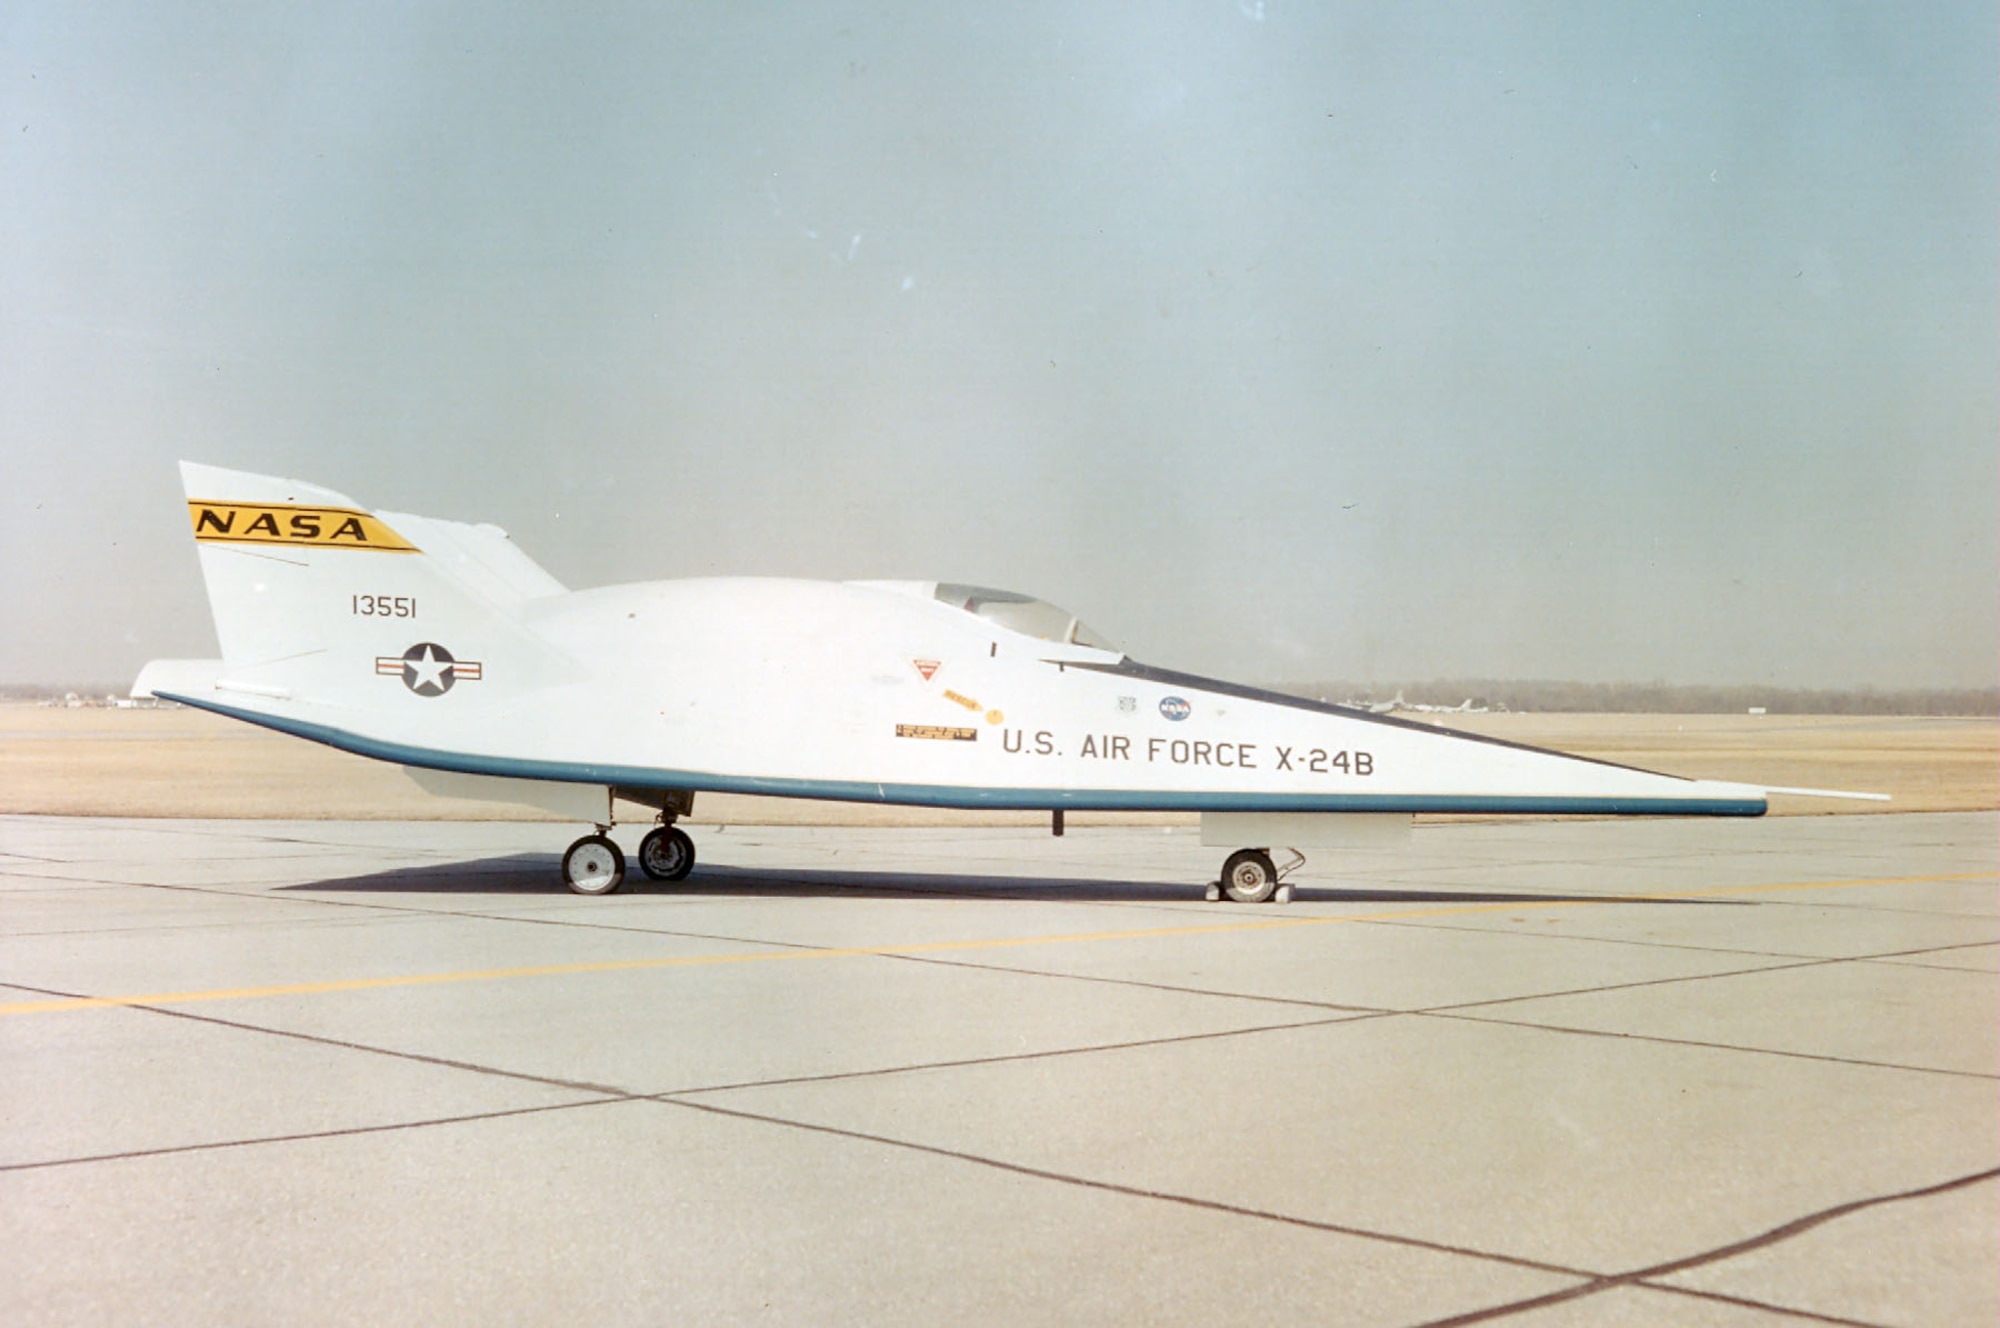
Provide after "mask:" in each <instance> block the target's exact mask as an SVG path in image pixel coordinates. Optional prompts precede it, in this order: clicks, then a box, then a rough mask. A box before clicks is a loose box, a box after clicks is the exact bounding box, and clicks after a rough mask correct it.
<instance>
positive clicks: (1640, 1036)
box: [702, 947, 2000, 1091]
mask: <svg viewBox="0 0 2000 1328" xmlns="http://www.w3.org/2000/svg"><path fill="white" fill-rule="evenodd" d="M1942 948H1946V949H1954V948H1958V947H1942ZM893 957H895V958H902V959H906V960H908V961H909V962H911V963H921V964H937V965H941V966H943V967H948V968H966V969H974V970H977V971H979V972H983V973H1016V974H1020V975H1021V976H1024V977H1037V978H1053V979H1057V980H1061V981H1072V982H1093V983H1103V984H1105V985H1107V986H1119V987H1138V988H1141V989H1143V990H1148V991H1164V992H1170V993H1174V994H1176V995H1183V996H1199V997H1207V998H1215V999H1222V1000H1244V1001H1263V1002H1267V1003H1269V1004H1272V1005H1291V1006H1299V1007H1302V1008H1305V1009H1318V1010H1333V1011H1338V1012H1340V1013H1341V1014H1343V1015H1344V1016H1345V1017H1344V1018H1340V1019H1327V1020H1315V1021H1312V1022H1311V1023H1306V1024H1299V1025H1296V1026H1297V1027H1300V1028H1307V1027H1315V1026H1318V1025H1321V1024H1347V1023H1357V1022H1359V1021H1361V1020H1363V1019H1370V1018H1389V1017H1408V1018H1436V1019H1450V1020H1455V1021H1457V1022H1460V1023H1472V1024H1491V1025H1497V1026H1500V1027H1505V1028H1524V1029H1531V1030H1534V1031H1536V1032H1543V1033H1563V1034H1573V1035H1576V1036H1579V1037H1597V1038H1607V1039H1613V1040H1618V1041H1627V1042H1647V1043H1655V1044H1659V1045H1662V1046H1675V1047H1698V1048H1702V1049H1704V1050H1708V1051H1733V1052H1741V1053H1743V1054H1745V1055H1752V1056H1777V1057H1781V1058H1785V1059H1790V1060H1804V1061H1822V1062H1826V1063H1829V1064H1834V1065H1856V1066H1862V1067H1864V1068H1868V1069H1877V1070H1898V1071H1909V1072H1911V1073H1915V1074H1941V1075H1947V1076H1951V1077H1955V1078H1966V1079H2000V1074H1989V1073H1986V1072H1984V1071H1980V1070H1953V1069H1948V1068H1944V1067H1940V1066H1930V1065H1903V1064H1899V1063H1896V1062H1892V1061H1872V1060H1863V1059H1860V1058H1857V1057H1851V1056H1829V1055H1825V1054H1822V1053H1817V1052H1806V1051H1781V1050H1778V1049H1776V1048H1773V1047H1749V1046H1743V1045H1740V1044H1738V1043H1732V1042H1703V1041H1699V1040H1696V1039H1691V1038H1674V1037H1666V1036H1664V1035H1661V1034H1655V1033H1631V1032H1616V1031H1611V1030H1607V1029H1599V1028H1578V1027H1573V1026H1571V1025H1567V1024H1549V1023H1541V1022H1539V1021H1535V1020H1529V1019H1501V1018H1494V1017H1487V1016H1483V1015H1474V1014H1460V1013H1457V1011H1460V1010H1476V1009H1478V1008H1480V1007H1481V1006H1485V1005H1504V1004H1507V1003H1508V1002H1510V1001H1535V1000H1547V999H1553V998H1555V997H1559V996H1593V995H1597V994H1599V993H1602V992H1609V991H1622V990H1625V989H1627V988H1630V987H1652V986H1661V985H1665V984H1668V983H1679V982H1703V981H1706V980H1708V979H1710V978H1724V977H1741V976H1745V975H1749V974H1757V973H1776V972H1784V971H1786V970H1788V969H1793V968H1817V967H1821V966H1823V965H1827V964H1841V963H1849V962H1860V961H1855V960H1848V959H1816V960H1811V961H1808V962H1805V963H1798V964H1776V965H1772V966H1770V967H1767V968H1745V969H1733V970H1730V971H1728V972H1724V973H1688V974H1683V975H1680V976H1677V977H1670V978H1655V979H1649V980H1646V981H1641V982H1617V983H1609V984H1607V985H1605V986H1601V987H1579V988H1574V989H1571V990H1568V991H1558V992H1545V993H1542V994H1541V995H1528V996H1510V997H1504V998H1498V999H1495V1000H1491V1001H1473V1002H1469V1003H1467V1004H1464V1005H1437V1006H1427V1007H1417V1008H1410V1009H1399V1008H1394V1007H1389V1006H1372V1005H1344V1004H1341V1003H1338V1002H1335V1001H1313V1000H1306V999H1304V998H1301V997H1296V996H1261V995H1257V994H1254V993H1249V992H1232V991H1217V990H1214V989H1212V988H1207V987H1183V986H1178V985H1175V984H1173V983H1167V982H1141V981H1138V980H1137V979H1133V978H1113V977H1104V976H1102V975H1098V974H1089V973H1062V972H1055V971H1051V970H1048V969H1038V968H1019V967H1016V966H1014V965H1011V964H978V963H972V962H969V961H967V960H962V959H937V958H933V957H930V956H925V955H901V956H893ZM1872 958H1873V957H1872V956H1864V959H1872ZM1948 971H1951V972H1961V971H1962V972H1979V971H1981V970H1977V969H1966V970H1959V969H1952V970H1948ZM1279 1027H1284V1026H1279ZM1242 1031H1244V1032H1252V1031H1265V1032H1268V1031H1272V1030H1270V1029H1264V1030H1251V1029H1245V1030H1242ZM1137 1045H1144V1044H1137ZM1110 1049H1111V1048H1106V1050H1110ZM702 1091H707V1090H702Z"/></svg>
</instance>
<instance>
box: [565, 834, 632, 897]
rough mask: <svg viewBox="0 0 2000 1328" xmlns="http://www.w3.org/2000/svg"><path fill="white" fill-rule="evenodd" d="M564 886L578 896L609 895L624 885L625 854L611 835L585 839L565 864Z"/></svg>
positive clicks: (575, 845) (577, 843) (590, 836)
mask: <svg viewBox="0 0 2000 1328" xmlns="http://www.w3.org/2000/svg"><path fill="white" fill-rule="evenodd" d="M562 874H563V884H564V885H566V886H568V887H569V888H570V890H571V892H572V893H575V894H579V895H608V894H611V893H613V892H615V891H616V890H617V889H618V887H619V886H621V885H623V884H625V854H624V852H623V850H621V849H620V848H619V847H618V845H617V844H615V843H613V842H612V841H611V838H610V837H609V836H608V835H585V836H584V837H583V838H582V839H579V840H577V841H576V842H575V843H574V844H571V845H570V846H569V851H568V852H567V853H565V854H563V860H562Z"/></svg>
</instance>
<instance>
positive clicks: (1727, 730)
mask: <svg viewBox="0 0 2000 1328" xmlns="http://www.w3.org/2000/svg"><path fill="white" fill-rule="evenodd" d="M1437 718H1438V719H1439V721H1440V722H1441V723H1445V724H1449V725H1450V726H1451V727H1454V728H1462V729H1465V730H1467V731H1470V732H1477V733H1484V734H1489V735H1491V736H1493V737H1499V738H1507V739H1510V740H1512V741H1516V742H1527V743H1533V744H1535V745H1537V746H1548V747H1554V748H1557V749H1559V750H1562V751H1568V752H1574V753H1576V754H1578V755H1580V756H1595V757H1601V758H1603V759H1605V760H1611V761H1618V762H1622V763H1625V764H1629V765H1637V766H1643V767H1646V768H1648V769H1654V770H1663V771H1667V772H1670V773H1672V774H1677V775H1688V776H1696V777H1703V778H1713V779H1732V780H1741V781H1744V782H1746V783H1755V784H1765V785H1786V786H1793V787H1801V786H1802V787H1815V788H1837V789H1857V790H1865V791H1869V792H1876V793H1888V794H1891V795H1893V797H1894V801H1892V802H1889V803H1873V802H1830V801H1826V800H1822V799H1816V798H1812V799H1809V798H1789V797H1774V798H1773V799H1772V806H1771V810H1772V812H1773V813H1774V814H1776V815H1812V814H1826V813H1834V812H1841V813H1854V812H1864V813H1865V812H1912V811H1989V810H1993V809H1995V808H2000V723H1996V722H1995V721H1994V720H1991V719H1911V718H1888V717H1883V718H1868V717H1855V716H1791V715H1450V716H1438V717H1437ZM0 812H6V813H35V814H44V815H69V816H183V817H217V818H232V817H244V818H287V819H293V818H305V819H325V820H530V821H537V820H551V819H554V818H552V817H550V816H548V815H547V814H546V813H543V812H538V811H533V810H530V809H526V808H519V809H517V808H510V807H505V806H501V805H498V804H494V803H484V802H463V801H458V800H455V799H449V798H438V797H433V796H431V795H429V794H426V793H424V792H422V791H421V790H419V789H418V788H417V787H416V785H414V784H413V783H411V782H410V781H409V780H408V779H407V778H406V777H405V776H404V775H403V774H402V772H401V771H400V770H399V769H398V768H397V767H395V766H390V765H384V764H382V763H380V762H376V761H368V760H364V759H362V758H360V757H357V756H349V755H347V754H345V753H343V752H337V751H334V750H332V749H331V748H327V747H322V746H319V745H318V744H316V743H310V742H303V741H300V740H298V739H295V738H287V737H283V736H281V735H279V734H274V733H269V732H267V731H265V730H262V729H257V728H253V727H251V726H250V725H247V724H240V723H236V722H234V721H231V720H226V719H221V718H218V717H216V716H213V715H206V714H203V713H201V712H199V711H194V710H182V709H162V710H137V709H135V710H116V709H78V710H68V709H62V708H59V707H46V706H39V705H34V704H25V703H10V704H4V705H0ZM633 814H634V819H649V818H648V817H647V816H646V814H644V813H642V812H641V811H640V810H639V809H637V808H634V809H633ZM692 819H693V820H695V821H697V822H704V823H711V824H713V823H718V822H722V823H728V824H734V825H759V824H840V825H851V824H873V825H892V824H893V825H942V824H957V825H963V824H968V823H983V824H992V823H1001V824H1014V823H1022V824H1038V823H1040V822H1041V821H1042V820H1043V819H1044V818H1043V817H1042V815H1041V814H1040V813H1028V812H1019V813H1005V812H1003V813H963V812H947V811H931V810H926V809H921V808H916V809H912V808H897V807H870V806H854V805H848V804H842V803H826V802H803V801H796V800H790V799H771V798H752V797H740V796H731V795H727V794H704V795H702V797H701V798H700V799H699V801H698V802H697V804H696V808H695V815H694V817H693V818H692ZM1192 819H1193V818H1192V817H1187V816H1164V815H1163V816H1143V817H1142V816H1134V815H1130V814H1122V815H1121V814H1102V815H1087V814H1078V815H1075V816H1073V817H1072V818H1071V822H1072V824H1077V825H1086V824H1111V823H1125V824H1129V823H1131V822H1133V821H1135V820H1139V821H1157V822H1189V821H1191V820H1192Z"/></svg>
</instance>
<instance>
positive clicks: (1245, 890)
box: [1222, 848, 1278, 904]
mask: <svg viewBox="0 0 2000 1328" xmlns="http://www.w3.org/2000/svg"><path fill="white" fill-rule="evenodd" d="M1222 892H1223V893H1224V894H1226V895H1228V896H1229V897H1230V898H1231V899H1233V900H1235V901H1236V902H1237V903H1239V904H1261V903H1263V902H1264V901H1265V900H1266V899H1269V898H1270V897H1271V896H1272V895H1274V894H1276V893H1277V892H1278V869H1277V867H1276V866H1274V865H1273V864H1272V862H1271V855H1270V854H1268V853H1266V852H1265V851H1264V850H1263V849H1261V848H1246V849H1238V850H1237V851H1236V852H1234V853H1232V854H1230V855H1229V860H1228V861H1227V862H1225V863H1223V864H1222Z"/></svg>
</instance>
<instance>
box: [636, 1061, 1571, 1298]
mask: <svg viewBox="0 0 2000 1328" xmlns="http://www.w3.org/2000/svg"><path fill="white" fill-rule="evenodd" d="M654 1100H655V1101H658V1102H659V1103H660V1104H661V1105H663V1106H671V1107H679V1108H682V1109H684V1110H687V1111H701V1112H708V1113H711V1114H713V1115H717V1116H727V1117H731V1118H733V1119H736V1120H743V1121H754V1122H757V1123H759V1124H764V1125H773V1126H777V1127H779V1128H781V1129H790V1130H804V1131H806V1132H808V1133H812V1134H824V1135H830V1136H832V1137H834V1138H837V1139H848V1140H852V1141H854V1142H857V1143H866V1144H874V1145H877V1146H879V1147H884V1148H895V1149H902V1150H906V1151H909V1152H913V1153H923V1154H926V1155H928V1156H931V1157H941V1158H946V1159H949V1160H951V1161H954V1162H965V1163H970V1164H971V1165H973V1166H978V1167H986V1168H990V1169H992V1170H994V1171H1003V1172H1007V1173H1009V1174H1012V1175H1016V1176H1026V1177H1028V1178H1029V1179H1032V1180H1044V1181H1053V1182H1055V1183H1056V1184H1059V1185H1072V1186H1076V1187H1078V1188H1081V1189H1089V1190H1098V1191H1101V1192H1104V1193H1107V1194H1119V1195H1124V1196H1126V1197H1128V1198H1134V1199H1148V1200H1152V1201H1154V1202H1158V1203H1169V1204H1176V1205H1180V1206H1182V1207H1187V1208H1197V1209H1203V1210H1206V1211H1208V1212H1215V1213H1226V1214H1228V1215H1229V1216H1232V1217H1247V1218H1251V1219H1254V1220H1257V1221H1263V1222H1275V1223H1278V1224H1280V1225H1283V1226H1289V1227H1298V1228H1303V1229H1305V1230H1309V1231H1324V1232H1328V1233H1330V1234H1333V1235H1338V1236H1352V1237H1357V1238H1359V1239H1363V1240H1374V1241H1382V1242H1385V1243H1387V1244H1391V1245H1401V1246H1404V1247H1406V1248H1411V1249H1419V1250H1427V1251H1430V1252H1432V1253H1435V1254H1450V1255H1456V1256H1458V1257H1460V1258H1467V1259H1480V1260H1484V1261H1486V1262H1489V1263H1499V1264H1505V1265H1507V1266H1509V1267H1514V1268H1526V1269H1529V1270H1532V1271H1534V1272H1540V1273H1552V1274H1555V1275H1557V1276H1561V1277H1576V1278H1584V1279H1595V1278H1597V1277H1598V1276H1600V1275H1599V1274H1595V1273H1590V1272H1586V1271H1584V1270H1581V1269H1576V1268H1569V1267H1565V1266H1563V1265H1561V1264H1553V1263H1547V1262H1544V1261H1542V1260H1539V1259H1526V1258H1521V1257H1519V1256H1517V1255H1512V1254H1498V1253H1495V1252H1493V1251H1491V1250H1480V1249H1473V1248H1471V1247H1470V1246H1463V1245H1451V1244H1447V1243H1444V1242H1441V1241H1432V1240H1425V1239H1423V1238H1422V1237H1420V1236H1404V1235H1398V1234H1397V1233H1395V1232H1388V1231H1371V1230H1369V1229H1368V1228H1366V1227H1351V1226H1344V1225H1342V1224H1340V1223H1337V1222H1322V1221H1320V1220H1318V1219H1316V1218H1310V1217H1300V1216H1297V1215H1296V1214H1291V1213H1276V1212H1270V1211H1268V1210H1266V1209H1261V1208H1250V1207H1246V1206H1243V1205H1240V1204H1231V1203H1224V1202H1222V1201H1221V1200H1218V1199H1204V1198H1202V1197H1200V1196H1199V1195H1192V1194H1175V1193H1173V1192H1172V1191H1169V1190H1149V1189H1146V1188H1145V1187H1143V1186H1138V1185H1125V1184H1121V1183H1120V1182H1118V1181H1110V1180H1099V1179H1096V1178H1095V1177H1091V1176H1078V1175H1074V1174H1071V1173H1069V1172H1064V1171H1053V1170H1050V1169H1048V1168H1045V1167H1035V1166H1029V1165H1028V1164H1026V1163H1022V1162H1009V1161H1006V1160H1005V1159H1003V1158H997V1157H987V1156H985V1155H984V1154H980V1153H968V1152H965V1151H963V1150H960V1149H956V1148H944V1147H941V1146H939V1145H937V1144H926V1143H919V1142H917V1141H915V1140H913V1139H898V1138H895V1137H893V1136H890V1135H881V1134H870V1133H868V1132H867V1131H865V1130H850V1129H846V1128H843V1127H841V1126H837V1125H822V1124H819V1123H818V1122H815V1121H804V1120H794V1119H792V1118H790V1117H786V1116H771V1115H766V1114H765V1113H763V1112H756V1111H745V1110H743V1109H742V1108H739V1107H724V1106H719V1105H717V1104H716V1103H713V1102H690V1101H687V1100H685V1099H684V1098H682V1097H680V1096H678V1095H662V1096H659V1097H657V1098H655V1099H654ZM1587 1284H1588V1283H1587Z"/></svg>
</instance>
